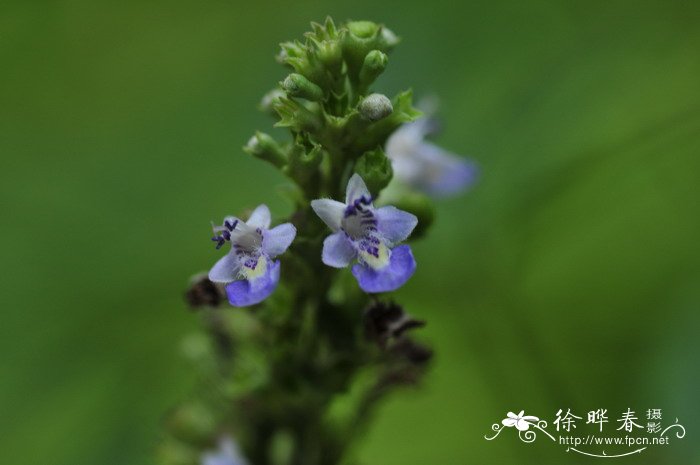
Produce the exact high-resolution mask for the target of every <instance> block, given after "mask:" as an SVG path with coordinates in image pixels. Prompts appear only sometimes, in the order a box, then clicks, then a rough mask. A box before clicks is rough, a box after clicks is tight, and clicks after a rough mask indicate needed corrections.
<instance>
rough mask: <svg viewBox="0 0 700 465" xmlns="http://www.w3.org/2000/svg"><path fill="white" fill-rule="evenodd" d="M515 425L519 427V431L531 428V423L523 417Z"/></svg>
mask: <svg viewBox="0 0 700 465" xmlns="http://www.w3.org/2000/svg"><path fill="white" fill-rule="evenodd" d="M515 427H516V428H517V429H518V431H527V430H528V429H530V423H528V422H526V421H525V420H523V419H522V418H521V419H519V420H518V421H516V422H515Z"/></svg>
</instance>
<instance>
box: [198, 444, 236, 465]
mask: <svg viewBox="0 0 700 465" xmlns="http://www.w3.org/2000/svg"><path fill="white" fill-rule="evenodd" d="M246 463H247V462H246V461H245V459H244V458H243V456H242V455H241V453H240V451H239V450H238V445H237V444H236V443H235V442H234V441H233V439H231V438H230V437H223V438H221V439H220V440H219V448H218V449H217V450H216V451H213V452H207V453H205V454H204V455H202V460H201V465H246Z"/></svg>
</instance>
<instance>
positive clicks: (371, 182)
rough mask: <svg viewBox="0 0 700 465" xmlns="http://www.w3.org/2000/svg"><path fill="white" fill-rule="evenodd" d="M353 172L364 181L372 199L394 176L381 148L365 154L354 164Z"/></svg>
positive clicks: (389, 161) (389, 162)
mask: <svg viewBox="0 0 700 465" xmlns="http://www.w3.org/2000/svg"><path fill="white" fill-rule="evenodd" d="M355 172H356V173H357V174H359V175H360V177H361V178H362V179H363V180H364V181H365V184H367V188H368V189H369V191H370V192H371V193H372V196H374V197H376V196H377V194H379V192H380V191H381V190H382V189H384V188H385V187H386V186H387V185H388V184H389V181H391V178H392V176H393V175H394V170H393V169H392V168H391V160H389V159H388V158H387V156H386V155H385V154H384V151H383V150H382V149H381V148H377V149H376V150H371V151H369V152H365V153H364V154H363V155H362V156H361V157H360V158H359V159H358V160H357V163H355Z"/></svg>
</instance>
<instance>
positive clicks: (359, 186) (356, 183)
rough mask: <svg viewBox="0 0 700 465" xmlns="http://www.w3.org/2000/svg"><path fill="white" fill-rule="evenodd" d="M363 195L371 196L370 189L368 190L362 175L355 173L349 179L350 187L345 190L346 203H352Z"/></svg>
mask: <svg viewBox="0 0 700 465" xmlns="http://www.w3.org/2000/svg"><path fill="white" fill-rule="evenodd" d="M362 196H365V197H367V198H370V194H369V190H367V186H366V185H365V182H364V181H363V180H362V178H361V177H360V175H359V174H357V173H355V174H353V175H352V177H351V178H350V181H348V188H347V189H346V191H345V203H346V204H348V205H350V204H351V203H352V202H353V201H355V200H356V199H359V198H360V197H362Z"/></svg>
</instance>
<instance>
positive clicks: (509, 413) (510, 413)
mask: <svg viewBox="0 0 700 465" xmlns="http://www.w3.org/2000/svg"><path fill="white" fill-rule="evenodd" d="M507 417H508V418H514V419H516V420H517V419H518V415H516V414H514V413H513V412H508V415H507Z"/></svg>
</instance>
